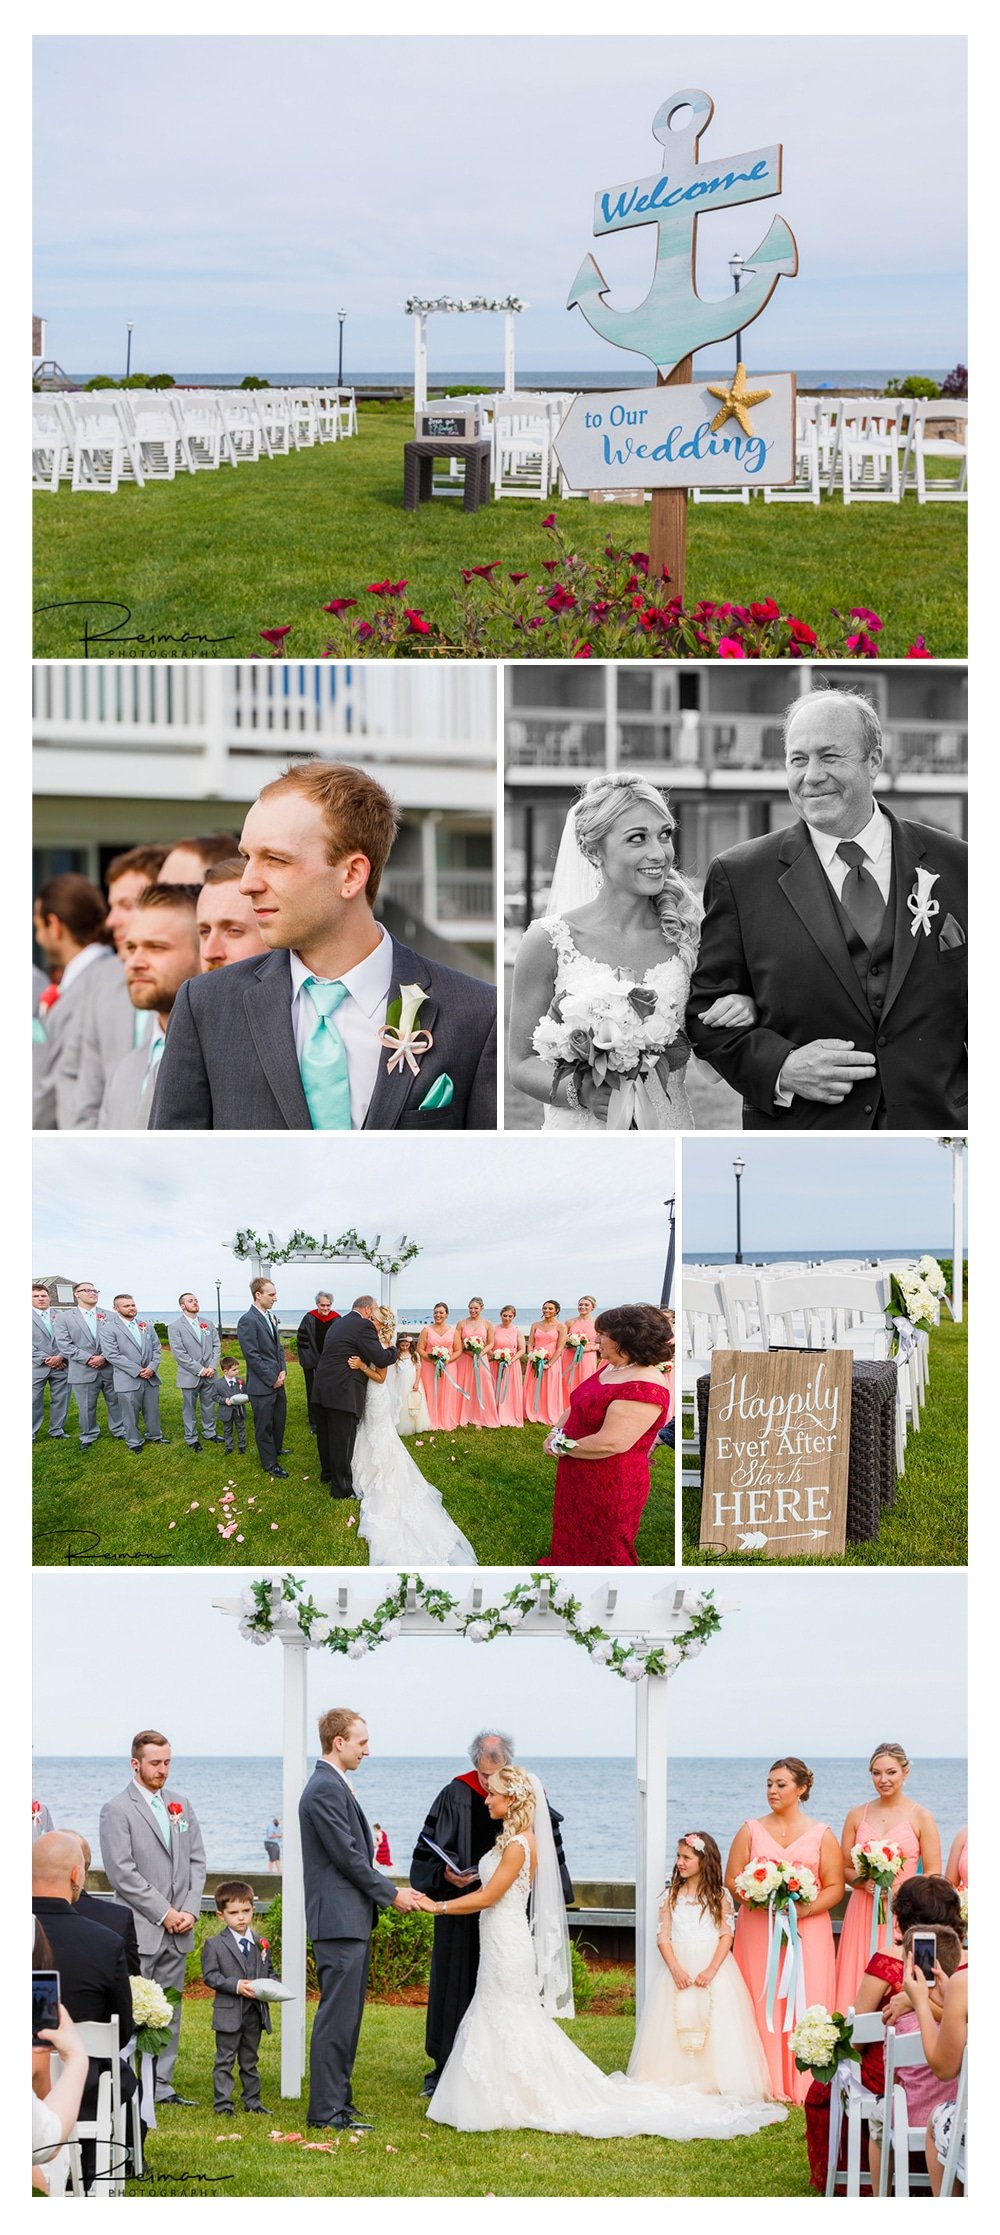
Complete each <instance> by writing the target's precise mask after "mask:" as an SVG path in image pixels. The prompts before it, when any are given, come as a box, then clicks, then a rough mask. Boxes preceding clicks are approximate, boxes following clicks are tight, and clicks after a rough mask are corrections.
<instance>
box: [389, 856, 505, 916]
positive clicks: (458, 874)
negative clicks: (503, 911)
mask: <svg viewBox="0 0 1000 2235" xmlns="http://www.w3.org/2000/svg"><path fill="white" fill-rule="evenodd" d="M382 884H383V886H384V889H385V893H386V897H387V899H389V900H394V901H395V902H396V904H397V906H398V907H400V908H405V909H406V911H407V914H408V915H411V916H423V915H424V914H425V912H426V909H427V902H426V900H425V895H424V880H423V877H422V876H421V874H420V871H419V870H418V869H387V870H386V872H385V875H384V877H383V879H382ZM495 893H496V888H495V885H494V881H493V875H492V872H491V871H490V870H468V869H439V870H438V872H437V875H436V877H435V879H434V884H433V888H432V895H431V901H432V905H431V907H430V914H431V917H432V918H433V920H434V921H435V922H436V923H477V924H484V925H486V924H488V925H489V926H490V928H491V929H492V927H493V923H494V920H495V911H496V898H495Z"/></svg>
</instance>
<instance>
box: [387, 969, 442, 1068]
mask: <svg viewBox="0 0 1000 2235" xmlns="http://www.w3.org/2000/svg"><path fill="white" fill-rule="evenodd" d="M426 999H427V988H426V986H400V989H399V1001H398V1003H396V1002H395V1001H394V1002H392V1003H390V1007H389V1017H390V1018H392V1015H393V1011H394V1010H396V1009H397V1008H398V1012H399V1014H398V1018H397V1020H396V1021H395V1022H392V1023H390V1022H388V1021H387V1022H386V1023H385V1024H384V1025H383V1026H382V1029H381V1031H380V1033H379V1039H380V1040H381V1042H382V1046H383V1047H384V1048H388V1049H389V1051H390V1052H389V1061H388V1063H387V1065H386V1069H387V1071H388V1072H389V1076H390V1078H391V1076H392V1073H393V1072H394V1071H402V1068H403V1065H404V1063H405V1064H406V1066H407V1068H408V1069H409V1070H410V1072H411V1073H412V1075H413V1077H414V1078H416V1076H417V1073H418V1071H419V1069H420V1063H421V1061H422V1059H423V1057H424V1056H425V1055H427V1053H428V1051H429V1050H430V1049H431V1048H432V1047H433V1046H434V1035H433V1033H432V1032H427V1031H425V1030H421V1029H420V1028H419V1027H418V1025H417V1018H418V1017H419V1014H420V1011H421V1009H422V1007H423V1004H424V1002H425V1001H426Z"/></svg>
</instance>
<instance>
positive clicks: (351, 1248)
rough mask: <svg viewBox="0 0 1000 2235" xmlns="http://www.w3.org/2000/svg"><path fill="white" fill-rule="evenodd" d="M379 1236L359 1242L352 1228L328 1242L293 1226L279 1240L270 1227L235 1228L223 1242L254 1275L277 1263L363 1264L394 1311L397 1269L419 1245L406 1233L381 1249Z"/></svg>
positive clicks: (381, 1299) (382, 1301) (383, 1301)
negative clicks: (288, 1236) (258, 1229)
mask: <svg viewBox="0 0 1000 2235" xmlns="http://www.w3.org/2000/svg"><path fill="white" fill-rule="evenodd" d="M381 1239H382V1237H381V1235H380V1234H376V1236H375V1239H374V1241H373V1242H371V1243H368V1242H365V1243H362V1242H361V1240H360V1238H359V1237H358V1235H357V1234H355V1233H354V1232H353V1231H352V1232H350V1233H349V1234H341V1235H338V1237H337V1239H336V1241H333V1242H331V1241H330V1239H329V1236H328V1235H327V1234H326V1233H324V1234H323V1235H322V1237H321V1239H319V1240H317V1239H316V1238H315V1236H313V1235H311V1234H303V1233H302V1232H301V1231H300V1230H296V1232H295V1233H294V1234H293V1235H292V1236H291V1239H290V1240H289V1241H288V1242H286V1243H282V1242H279V1240H278V1238H277V1235H276V1234H272V1233H271V1232H270V1230H269V1231H268V1232H267V1233H266V1234H255V1233H253V1232H252V1231H251V1230H250V1229H249V1228H244V1229H242V1230H239V1229H238V1230H237V1232H236V1233H235V1234H234V1235H233V1236H232V1237H231V1239H230V1240H229V1241H226V1242H223V1245H222V1246H223V1249H231V1250H232V1251H233V1254H234V1256H236V1257H238V1258H239V1259H240V1261H241V1262H242V1263H243V1264H245V1265H247V1266H249V1267H251V1268H252V1270H253V1272H254V1274H255V1275H256V1274H258V1273H260V1274H268V1275H270V1274H272V1273H273V1272H274V1269H275V1267H276V1266H278V1265H363V1266H364V1267H365V1269H366V1271H368V1272H372V1271H375V1272H377V1273H378V1277H379V1302H380V1304H384V1305H386V1306H387V1308H388V1310H389V1311H391V1312H395V1309H396V1283H397V1280H398V1278H399V1274H400V1271H401V1270H402V1267H403V1266H404V1265H408V1264H409V1263H410V1262H411V1261H412V1259H413V1258H414V1257H418V1256H419V1254H420V1252H419V1248H418V1245H417V1244H416V1243H415V1242H410V1241H408V1239H407V1236H406V1235H405V1234H401V1235H400V1237H399V1240H398V1242H395V1243H394V1244H393V1246H392V1248H391V1249H387V1250H380V1248H379V1243H380V1241H381Z"/></svg>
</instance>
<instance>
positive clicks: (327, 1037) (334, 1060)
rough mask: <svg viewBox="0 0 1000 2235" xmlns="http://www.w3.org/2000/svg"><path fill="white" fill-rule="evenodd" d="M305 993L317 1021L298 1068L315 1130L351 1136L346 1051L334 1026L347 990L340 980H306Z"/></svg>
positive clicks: (304, 983) (303, 986)
mask: <svg viewBox="0 0 1000 2235" xmlns="http://www.w3.org/2000/svg"><path fill="white" fill-rule="evenodd" d="M302 990H303V992H304V993H305V994H306V995H307V996H308V999H309V1001H310V1002H311V1004H312V1009H313V1013H314V1015H315V1018H316V1022H315V1024H314V1025H313V1028H312V1031H311V1032H310V1034H309V1038H308V1040H307V1041H306V1044H305V1047H304V1048H303V1050H302V1057H301V1061H300V1065H299V1068H300V1071H301V1074H302V1086H303V1090H304V1093H305V1098H306V1101H307V1103H308V1105H309V1115H310V1117H311V1119H312V1121H313V1129H314V1131H315V1132H317V1133H349V1132H350V1130H351V1086H350V1080H349V1078H348V1073H347V1049H346V1048H345V1046H344V1043H343V1040H342V1038H341V1035H340V1033H339V1031H338V1030H337V1027H336V1025H335V1024H334V1022H333V1014H334V1010H335V1009H339V1007H340V1004H341V1002H342V1001H346V999H347V987H346V986H345V985H344V984H342V982H341V980H340V979H339V978H334V979H333V980H330V979H324V978H305V979H303V983H302Z"/></svg>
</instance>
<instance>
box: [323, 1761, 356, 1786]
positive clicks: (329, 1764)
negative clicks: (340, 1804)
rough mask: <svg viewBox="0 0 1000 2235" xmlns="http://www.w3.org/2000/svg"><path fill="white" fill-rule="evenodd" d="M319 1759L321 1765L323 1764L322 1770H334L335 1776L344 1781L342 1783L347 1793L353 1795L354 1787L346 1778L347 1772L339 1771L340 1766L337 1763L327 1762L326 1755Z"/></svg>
mask: <svg viewBox="0 0 1000 2235" xmlns="http://www.w3.org/2000/svg"><path fill="white" fill-rule="evenodd" d="M319 1758H320V1761H321V1762H322V1764H323V1768H324V1769H332V1770H335V1771H336V1774H337V1776H338V1777H342V1778H343V1780H344V1783H345V1785H346V1786H347V1790H348V1792H349V1793H353V1791H354V1787H353V1785H352V1784H351V1780H350V1778H349V1777H348V1774H347V1771H346V1769H341V1766H340V1763H339V1762H331V1761H330V1760H329V1758H328V1757H327V1755H326V1754H321V1755H320V1757H319Z"/></svg>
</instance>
